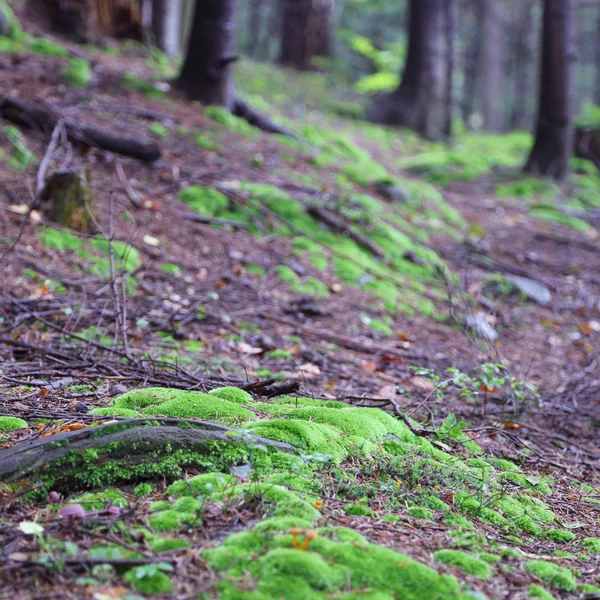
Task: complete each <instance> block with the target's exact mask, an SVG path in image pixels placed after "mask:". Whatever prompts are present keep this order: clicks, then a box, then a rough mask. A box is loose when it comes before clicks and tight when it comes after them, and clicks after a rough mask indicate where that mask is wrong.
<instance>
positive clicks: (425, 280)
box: [0, 33, 600, 600]
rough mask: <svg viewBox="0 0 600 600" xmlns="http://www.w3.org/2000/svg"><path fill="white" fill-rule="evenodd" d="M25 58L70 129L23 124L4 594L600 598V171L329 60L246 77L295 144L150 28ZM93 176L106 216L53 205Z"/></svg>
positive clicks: (8, 385) (4, 281)
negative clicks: (135, 151)
mask: <svg viewBox="0 0 600 600" xmlns="http://www.w3.org/2000/svg"><path fill="white" fill-rule="evenodd" d="M117 59H118V60H117ZM0 63H1V65H0V67H1V68H2V72H3V74H4V79H5V81H4V82H3V93H5V94H7V92H6V90H10V92H9V94H10V95H11V96H16V97H18V98H19V99H21V100H26V99H30V98H33V97H39V98H43V99H44V103H45V105H46V106H48V107H51V108H52V110H54V111H56V113H57V114H59V115H60V116H61V119H60V120H59V125H57V126H56V128H55V129H54V131H50V132H42V131H37V130H33V131H32V130H31V129H27V128H25V127H23V128H19V127H17V126H15V125H13V124H9V123H8V122H4V121H2V122H1V125H0V127H1V129H0V202H1V203H2V210H1V211H0V230H1V232H2V237H1V239H0V278H1V280H0V285H1V292H0V357H1V358H2V361H3V362H2V365H1V366H0V386H1V387H0V413H1V414H2V416H0V448H2V449H1V450H0V474H1V477H0V480H1V481H2V483H1V484H0V498H1V500H2V506H1V509H0V538H1V539H2V549H1V550H0V581H1V582H2V585H1V586H0V597H2V598H8V597H10V598H12V599H17V598H29V597H40V598H41V597H53V596H54V597H72V598H84V597H85V598H95V599H108V598H111V599H112V598H136V597H173V598H198V597H201V598H211V597H219V598H225V599H235V598H249V599H250V598H255V599H256V600H259V599H266V598H287V599H290V600H293V599H304V598H306V599H308V598H311V599H312V598H342V597H344V598H348V599H350V598H355V599H358V598H365V600H366V599H367V598H369V599H372V600H375V599H378V600H379V599H380V600H383V599H388V598H405V599H407V598H414V599H425V598H428V599H430V598H436V599H439V600H443V599H454V598H457V599H458V598H511V599H516V600H519V599H525V598H546V599H547V598H589V599H591V598H595V597H600V579H599V573H600V569H599V565H600V520H599V514H600V513H599V511H600V478H599V476H598V468H599V465H600V451H599V449H598V444H597V441H598V426H599V424H600V380H599V379H598V364H599V363H598V340H599V336H600V278H599V276H598V259H597V257H598V252H599V250H600V245H599V241H598V227H599V226H600V175H599V174H598V171H597V170H596V168H595V167H594V166H593V165H591V163H587V162H585V161H581V160H577V159H575V163H574V168H575V171H574V175H573V177H572V178H571V179H570V181H569V183H567V184H564V185H562V186H560V187H559V186H557V185H556V184H554V183H552V182H549V181H545V180H540V179H534V178H531V177H525V176H523V175H521V174H520V173H519V167H520V165H522V163H523V161H524V157H525V155H526V153H527V151H528V149H529V147H530V144H531V139H530V136H529V135H528V134H525V133H511V134H506V135H489V134H484V133H481V132H466V131H465V132H462V133H460V134H459V135H458V136H457V138H456V140H455V141H454V142H453V143H452V144H451V145H449V146H448V145H443V144H435V143H432V142H427V141H424V140H422V139H420V138H418V137H417V136H416V135H414V134H412V133H410V132H408V131H404V130H397V129H388V128H385V127H380V126H375V125H372V124H369V123H367V122H365V121H363V120H361V117H362V108H361V101H362V98H361V97H360V96H357V95H356V94H354V93H351V92H349V91H347V90H344V89H341V88H340V89H336V88H335V86H332V85H331V82H327V81H326V79H325V77H324V76H322V75H319V74H318V73H307V74H301V75H299V74H297V73H293V74H292V73H289V72H286V71H284V70H278V69H276V68H275V67H272V66H265V65H256V64H252V63H244V64H241V65H240V67H239V69H238V74H237V86H238V90H239V92H240V93H241V94H242V95H243V96H244V97H245V98H246V99H247V100H248V101H250V102H251V103H252V105H253V106H255V107H256V108H258V109H259V110H261V111H263V112H264V113H266V114H268V115H269V116H270V117H271V118H273V119H275V120H276V121H277V122H279V123H280V124H281V125H283V126H285V127H286V128H287V129H289V130H290V131H291V132H293V134H294V136H293V137H290V136H281V135H271V136H269V135H267V134H264V133H261V132H259V131H258V130H257V129H255V128H254V127H252V126H251V125H249V124H248V123H247V122H245V121H243V120H241V119H239V118H237V117H234V116H232V115H231V114H230V113H228V112H226V111H224V110H221V109H217V108H206V109H202V107H200V105H198V104H196V103H193V102H189V101H186V100H183V99H181V98H179V97H178V96H177V95H176V94H175V93H174V92H173V91H171V90H170V88H169V86H168V83H167V82H168V80H169V77H171V76H172V75H173V74H174V72H175V71H174V69H173V65H171V63H170V62H169V61H168V60H167V59H166V58H165V57H163V56H162V55H160V54H158V53H151V54H148V53H147V52H146V51H145V50H143V49H141V48H140V47H138V46H136V45H134V44H125V45H122V46H118V47H114V48H112V49H110V50H108V51H107V50H100V49H98V48H93V47H86V48H85V50H81V48H80V47H76V46H74V45H70V44H69V43H66V42H64V41H61V40H54V39H50V38H40V37H34V36H32V35H30V34H24V33H23V34H22V35H21V36H17V38H16V39H11V40H9V39H8V38H2V39H0ZM349 97H350V98H352V100H351V101H349V100H348V98H349ZM68 120H72V121H76V122H78V123H83V124H85V125H87V126H93V127H97V128H102V129H106V130H110V131H112V132H118V133H119V134H121V135H129V136H131V137H134V138H136V139H145V138H147V139H150V140H153V141H154V142H155V143H157V144H158V145H159V146H160V148H161V151H162V157H161V158H160V160H158V161H157V162H155V163H153V164H146V163H143V162H140V161H136V160H135V159H133V158H125V157H119V156H117V155H115V154H111V153H108V152H106V151H102V150H99V149H89V148H87V149H83V148H82V147H81V146H79V145H77V144H76V143H73V142H72V141H70V139H69V138H68V137H67V136H66V134H64V132H62V131H61V129H60V127H62V126H63V125H61V123H63V124H64V123H65V122H67V121H68ZM54 134H55V135H54ZM75 167H85V168H86V169H87V172H88V179H89V181H90V182H91V183H90V187H91V194H90V198H89V204H90V210H91V212H92V214H93V220H94V223H95V233H93V234H91V235H90V234H88V235H82V234H79V233H77V232H75V231H71V230H69V229H66V228H61V227H57V226H55V225H54V224H53V223H52V222H51V221H50V220H49V218H48V216H47V213H46V212H45V209H44V206H36V207H33V210H32V205H31V202H32V199H33V198H34V197H35V196H36V186H37V185H38V182H39V180H40V173H41V178H42V181H43V176H44V175H45V174H46V173H47V172H50V171H51V170H53V169H60V168H63V169H64V168H69V169H72V168H75ZM32 591H33V592H35V593H34V595H33V596H32V595H31V593H32Z"/></svg>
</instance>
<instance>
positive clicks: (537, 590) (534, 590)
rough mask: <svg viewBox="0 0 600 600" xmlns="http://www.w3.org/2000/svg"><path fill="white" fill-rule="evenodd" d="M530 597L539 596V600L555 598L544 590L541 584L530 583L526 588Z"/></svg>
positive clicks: (553, 599) (552, 599)
mask: <svg viewBox="0 0 600 600" xmlns="http://www.w3.org/2000/svg"><path fill="white" fill-rule="evenodd" d="M527 591H528V592H529V597H530V598H541V600H556V599H555V598H554V596H553V595H552V594H551V593H550V592H548V591H547V590H545V589H544V588H543V587H542V586H541V585H536V584H533V585H530V586H529V587H528V588H527Z"/></svg>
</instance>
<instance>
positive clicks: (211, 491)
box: [167, 473, 237, 500]
mask: <svg viewBox="0 0 600 600" xmlns="http://www.w3.org/2000/svg"><path fill="white" fill-rule="evenodd" d="M236 481H237V480H236V478H235V477H233V476H232V475H227V474H225V473H202V474H200V475H196V476H194V477H190V479H187V480H186V481H174V482H173V483H172V484H171V485H170V486H169V487H168V488H167V493H168V494H169V495H171V496H175V497H176V498H177V497H180V496H194V495H195V496H197V497H199V498H203V499H205V500H217V499H219V498H220V497H221V495H222V493H223V491H224V490H226V489H228V488H231V487H232V486H233V485H234V484H235V483H236Z"/></svg>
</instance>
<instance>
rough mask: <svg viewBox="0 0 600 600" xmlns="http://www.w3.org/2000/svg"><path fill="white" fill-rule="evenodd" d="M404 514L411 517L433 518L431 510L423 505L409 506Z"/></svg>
mask: <svg viewBox="0 0 600 600" xmlns="http://www.w3.org/2000/svg"><path fill="white" fill-rule="evenodd" d="M406 514H407V515H408V516H410V517H412V518H413V519H427V520H429V521H431V520H432V519H433V512H432V511H431V510H429V509H428V508H425V507H423V506H411V507H410V508H408V509H407V510H406Z"/></svg>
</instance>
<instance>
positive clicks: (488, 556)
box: [478, 552, 502, 564]
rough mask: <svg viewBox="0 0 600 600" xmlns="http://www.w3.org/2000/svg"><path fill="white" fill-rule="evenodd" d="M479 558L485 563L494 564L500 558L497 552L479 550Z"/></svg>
mask: <svg viewBox="0 0 600 600" xmlns="http://www.w3.org/2000/svg"><path fill="white" fill-rule="evenodd" d="M478 558H479V560H483V561H485V562H486V563H490V564H496V563H499V562H500V561H501V560H502V557H501V556H498V555H497V554H492V553H491V552H480V553H479V556H478Z"/></svg>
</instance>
